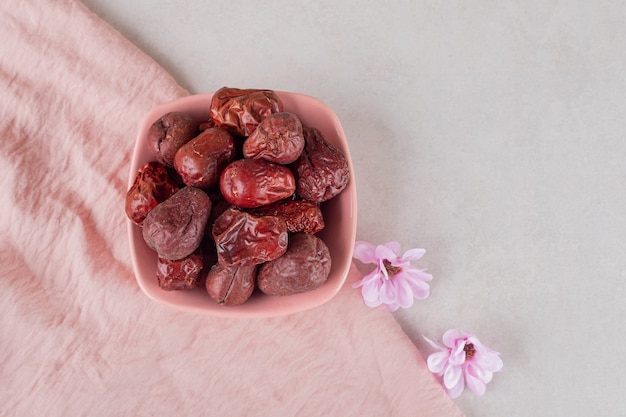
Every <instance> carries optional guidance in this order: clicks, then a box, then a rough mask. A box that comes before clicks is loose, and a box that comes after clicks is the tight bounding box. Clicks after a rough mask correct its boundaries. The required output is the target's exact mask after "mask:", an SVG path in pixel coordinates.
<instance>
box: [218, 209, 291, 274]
mask: <svg viewBox="0 0 626 417" xmlns="http://www.w3.org/2000/svg"><path fill="white" fill-rule="evenodd" d="M213 240H214V241H215V246H216V248H217V259H218V262H219V263H220V264H222V265H225V266H226V265H235V264H237V265H242V266H247V265H256V264H260V263H263V262H267V261H271V260H272V259H276V258H278V257H279V256H281V255H282V254H283V253H285V250H287V243H288V233H287V225H286V224H285V222H284V221H283V220H281V219H279V218H278V217H274V216H254V215H252V214H250V213H246V212H243V211H241V210H239V209H236V208H229V209H228V210H226V211H225V212H224V213H222V215H221V216H220V217H218V218H217V220H215V223H214V224H213Z"/></svg>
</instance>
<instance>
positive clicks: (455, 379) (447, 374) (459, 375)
mask: <svg viewBox="0 0 626 417" xmlns="http://www.w3.org/2000/svg"><path fill="white" fill-rule="evenodd" d="M460 379H463V368H462V367H461V366H452V365H449V366H448V367H447V368H446V370H445V371H444V373H443V385H445V387H446V388H448V389H452V388H454V386H455V385H456V384H458V383H459V380H460Z"/></svg>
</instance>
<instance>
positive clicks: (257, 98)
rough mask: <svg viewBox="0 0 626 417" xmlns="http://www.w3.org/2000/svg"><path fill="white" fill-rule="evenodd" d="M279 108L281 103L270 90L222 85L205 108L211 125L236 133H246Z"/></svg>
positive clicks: (252, 130) (281, 106) (279, 110)
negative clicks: (207, 107) (212, 123)
mask: <svg viewBox="0 0 626 417" xmlns="http://www.w3.org/2000/svg"><path fill="white" fill-rule="evenodd" d="M282 111H283V102H282V101H281V99H280V97H278V95H277V94H276V93H275V92H274V91H272V90H259V89H240V88H231V87H222V88H220V89H219V90H217V91H216V92H215V93H214V94H213V98H212V99H211V106H210V109H209V112H210V116H211V119H212V120H213V122H214V123H215V125H217V126H219V127H221V128H223V129H226V130H228V131H229V132H230V133H232V134H234V135H239V136H250V134H251V133H252V132H254V129H256V128H257V126H258V125H259V123H261V121H262V120H263V119H265V118H266V117H267V116H269V115H270V114H273V113H279V112H282Z"/></svg>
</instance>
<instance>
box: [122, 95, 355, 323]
mask: <svg viewBox="0 0 626 417" xmlns="http://www.w3.org/2000/svg"><path fill="white" fill-rule="evenodd" d="M273 91H274V92H275V93H276V94H277V95H278V96H279V97H280V98H281V100H283V101H288V102H298V103H300V102H303V103H308V104H310V105H314V106H317V107H318V108H320V109H323V110H324V112H325V113H327V115H328V116H329V117H330V118H331V123H332V125H333V127H334V128H335V129H336V133H337V135H338V136H339V137H340V140H341V142H342V144H343V147H344V148H345V149H343V152H344V155H345V156H346V159H347V162H348V168H349V170H350V174H351V175H350V182H349V183H348V186H347V187H346V188H345V189H344V190H343V191H342V193H348V194H349V196H348V197H347V198H348V201H349V203H350V206H349V208H348V211H349V216H350V219H349V220H350V221H351V227H350V235H349V236H348V238H349V241H350V242H354V241H355V239H356V228H357V227H356V225H357V187H356V180H355V174H354V166H353V163H352V157H351V153H350V149H349V144H348V140H347V137H346V136H345V132H344V130H343V126H342V125H341V122H340V121H339V118H338V117H337V115H336V113H335V112H334V110H333V109H332V108H330V107H329V106H328V105H327V104H325V103H324V102H322V101H321V100H319V99H317V98H315V97H313V96H310V95H306V94H301V93H292V92H288V91H279V90H273ZM213 94H214V92H206V93H201V94H191V95H188V96H184V97H180V98H177V99H174V100H170V101H167V102H163V103H159V104H157V105H155V106H153V107H152V108H151V109H150V110H149V111H148V112H147V113H146V114H145V115H144V117H143V118H142V119H141V120H140V122H139V124H138V129H137V135H136V139H135V145H134V149H133V154H132V159H131V161H130V169H129V177H128V188H127V189H130V188H131V187H132V185H133V184H134V181H135V177H136V175H137V171H138V169H139V168H140V166H141V165H143V163H145V161H142V162H139V160H140V159H142V158H140V155H141V154H145V149H142V147H145V140H144V138H145V135H146V133H147V129H148V128H149V126H150V125H151V124H152V123H153V122H154V121H155V120H157V119H158V118H159V117H161V116H162V115H163V114H165V113H167V112H169V111H174V110H173V109H187V108H191V107H194V108H196V107H195V106H198V105H199V104H200V103H206V102H209V103H210V100H211V98H212V97H213ZM179 111H183V110H179ZM286 111H288V110H286ZM126 224H127V237H128V242H129V246H130V254H131V261H132V267H133V273H134V275H135V280H136V281H137V284H138V285H139V288H140V289H141V291H142V292H143V293H144V294H145V295H146V296H147V297H148V298H150V299H151V300H153V301H156V302H157V303H159V304H163V305H166V306H168V307H170V308H173V309H175V310H178V311H183V312H190V313H195V314H201V315H208V316H214V317H228V318H269V317H277V316H284V315H289V314H295V313H298V312H303V311H306V310H310V309H312V308H315V307H318V306H320V305H323V304H325V303H326V302H328V301H330V300H331V299H332V298H334V297H335V295H336V294H337V293H338V292H339V290H340V289H341V288H342V287H343V285H344V284H345V281H346V279H347V277H348V274H349V271H350V266H351V264H352V255H353V249H354V245H353V244H352V245H350V246H351V247H350V248H349V249H348V254H347V255H348V256H346V257H345V259H344V260H343V263H341V264H339V269H338V271H339V272H338V273H340V274H341V277H340V279H338V280H337V283H336V285H333V286H332V287H329V286H326V288H325V289H324V291H323V292H320V294H322V295H320V296H316V297H311V295H310V294H311V293H302V294H295V295H291V296H282V297H272V298H280V299H281V300H282V301H283V302H282V303H277V304H276V305H272V307H271V308H267V307H266V308H259V307H257V306H256V305H255V306H253V307H250V306H246V303H244V304H242V305H239V306H228V307H227V306H219V305H217V304H215V306H216V307H215V308H206V307H202V306H199V305H184V304H179V303H176V302H174V301H172V300H170V299H168V298H167V297H158V296H157V295H156V294H154V292H153V291H152V290H151V288H149V287H148V286H147V285H146V283H145V282H144V280H145V279H146V278H144V277H143V273H142V271H141V268H140V265H139V263H140V262H139V259H140V256H142V255H141V254H140V253H138V249H139V248H138V247H137V245H136V242H137V234H138V233H139V234H141V228H140V227H139V226H137V225H135V224H134V223H133V222H132V221H131V220H130V219H128V217H126ZM146 248H147V245H146ZM333 261H334V260H333ZM323 287H324V286H322V287H320V288H323ZM318 290H319V288H318ZM160 291H163V290H160ZM314 291H316V290H314ZM164 292H165V291H164ZM165 293H167V292H165ZM164 295H165V294H164ZM263 297H270V296H267V295H263ZM208 301H209V302H213V303H214V301H213V300H211V299H210V297H208Z"/></svg>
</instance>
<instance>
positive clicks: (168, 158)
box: [147, 112, 198, 166]
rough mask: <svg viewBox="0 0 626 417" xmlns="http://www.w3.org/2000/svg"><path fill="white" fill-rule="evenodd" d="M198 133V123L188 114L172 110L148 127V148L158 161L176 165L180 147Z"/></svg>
mask: <svg viewBox="0 0 626 417" xmlns="http://www.w3.org/2000/svg"><path fill="white" fill-rule="evenodd" d="M197 134H198V123H197V122H196V121H195V120H194V119H193V118H192V117H191V116H190V115H188V114H186V113H181V112H170V113H166V114H164V115H163V116H161V117H160V118H159V119H158V120H157V121H155V122H154V123H153V124H152V126H150V129H148V134H147V136H148V149H150V152H152V155H154V157H155V158H156V160H157V161H159V162H161V163H162V164H165V165H167V166H173V165H174V155H176V151H178V148H180V147H181V146H183V145H184V144H185V143H187V142H189V141H190V140H191V139H193V138H194V137H196V135H197Z"/></svg>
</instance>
